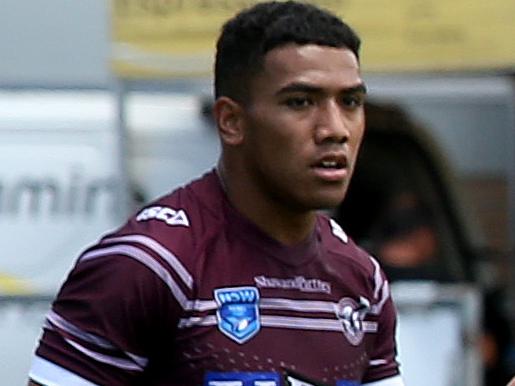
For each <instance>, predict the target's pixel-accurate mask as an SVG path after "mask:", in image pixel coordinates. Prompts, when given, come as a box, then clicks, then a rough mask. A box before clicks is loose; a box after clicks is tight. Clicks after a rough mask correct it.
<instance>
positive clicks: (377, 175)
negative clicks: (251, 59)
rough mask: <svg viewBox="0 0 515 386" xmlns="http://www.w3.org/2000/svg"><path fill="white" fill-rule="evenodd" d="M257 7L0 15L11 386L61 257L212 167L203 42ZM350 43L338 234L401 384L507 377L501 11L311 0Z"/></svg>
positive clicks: (513, 257)
mask: <svg viewBox="0 0 515 386" xmlns="http://www.w3.org/2000/svg"><path fill="white" fill-rule="evenodd" d="M254 2H255V1H251V0H245V1H243V0H188V1H186V0H112V1H108V0H89V1H87V2H78V1H76V2H70V1H64V0H54V1H51V2H48V1H43V0H2V2H1V4H0V52H1V55H0V247H1V248H0V349H1V350H0V378H1V379H4V380H10V381H9V382H12V383H9V385H22V384H25V380H26V374H27V370H28V368H29V366H30V360H31V355H32V350H33V348H34V345H35V344H36V340H37V337H38V336H39V334H40V326H41V324H42V322H43V318H44V314H45V312H46V310H47V309H48V307H49V302H50V300H51V298H52V297H53V295H54V294H55V292H56V290H57V289H58V287H59V285H60V283H61V282H62V281H63V279H64V278H65V276H66V273H67V272H68V271H69V269H70V268H71V266H72V265H73V263H74V260H75V258H76V257H77V256H78V254H79V253H80V251H81V250H83V249H84V248H85V247H86V246H87V245H88V244H90V243H92V242H94V241H95V240H96V239H98V238H99V237H100V236H101V235H102V234H103V233H106V232H107V231H109V230H110V229H112V228H114V227H117V226H118V225H120V224H121V222H122V221H124V220H125V218H126V217H127V216H128V215H129V213H132V212H133V211H135V210H137V209H138V208H139V207H141V206H142V205H144V203H145V202H147V201H149V200H151V199H153V198H156V197H157V196H159V195H162V194H165V193H166V192H168V191H170V190H172V189H173V188H174V187H176V186H178V185H180V184H182V183H184V182H186V181H188V180H190V179H191V178H193V177H195V176H198V175H200V174H201V173H203V172H204V171H206V170H208V169H209V168H210V167H212V166H213V165H214V163H215V161H216V158H217V154H218V140H217V136H216V131H215V128H214V125H213V122H212V119H211V116H210V113H211V106H212V97H211V82H212V80H211V77H210V72H211V66H212V58H213V48H212V47H213V45H214V40H215V39H216V35H217V32H218V30H219V28H220V26H221V23H222V22H223V20H225V19H227V18H228V17H229V16H230V15H232V14H233V13H234V12H235V11H236V10H237V9H239V8H241V7H242V6H244V5H247V4H251V3H254ZM315 3H317V4H319V5H321V6H324V7H327V8H330V9H332V10H334V11H335V12H336V13H338V14H339V15H341V16H343V18H344V19H345V20H346V21H348V22H349V23H350V24H351V25H352V26H354V27H355V28H356V30H357V31H358V33H359V34H360V35H361V37H362V40H363V51H362V57H361V62H362V68H363V76H364V78H365V80H366V83H367V85H368V88H369V91H370V92H369V94H370V99H369V102H368V104H367V106H366V108H367V114H368V115H367V130H368V131H367V136H366V139H365V141H364V144H363V148H362V152H361V155H360V163H359V164H358V168H357V170H356V174H355V177H354V180H353V182H352V184H351V188H350V192H349V196H348V199H347V200H346V201H345V202H344V203H343V204H342V205H341V206H340V207H339V208H337V209H335V211H334V213H332V214H333V217H335V218H336V219H337V220H338V221H339V222H340V223H341V224H342V225H343V227H344V229H346V230H347V231H348V233H349V234H350V235H351V236H352V237H354V238H355V239H356V240H357V241H358V242H360V243H361V244H362V245H364V246H366V247H367V248H368V249H369V250H370V251H371V252H372V253H374V254H375V255H377V256H378V258H379V259H380V260H381V262H382V264H383V266H384V268H385V270H386V272H387V274H388V275H389V277H390V280H391V281H392V282H393V284H394V285H393V295H394V297H395V298H396V301H397V306H398V308H399V341H400V348H399V351H400V352H399V354H400V359H401V361H402V363H403V371H404V373H405V378H406V383H407V385H417V386H425V385H428V386H429V385H432V386H434V385H442V386H504V385H505V384H506V383H507V380H508V378H509V377H510V376H513V375H514V374H515V344H514V338H513V337H514V331H515V323H514V321H515V280H514V278H515V77H514V75H515V50H514V47H513V42H512V41H513V36H515V24H514V23H513V21H512V18H513V15H514V14H515V3H514V2H513V1H512V0H493V1H491V2H480V1H475V0H456V1H454V2H452V3H449V2H446V1H444V0H424V1H419V0H389V1H386V0H360V1H357V0H345V1H343V0H340V1H339V0H325V1H323V0H320V1H315Z"/></svg>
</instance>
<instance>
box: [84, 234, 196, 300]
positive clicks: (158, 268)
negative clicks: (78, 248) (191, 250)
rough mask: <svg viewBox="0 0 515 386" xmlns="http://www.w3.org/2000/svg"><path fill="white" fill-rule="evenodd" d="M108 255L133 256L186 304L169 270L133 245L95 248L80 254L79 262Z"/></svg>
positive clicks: (176, 297)
mask: <svg viewBox="0 0 515 386" xmlns="http://www.w3.org/2000/svg"><path fill="white" fill-rule="evenodd" d="M109 255H124V256H128V257H131V258H133V259H134V260H137V261H139V262H140V263H142V264H143V265H145V266H146V267H148V268H149V269H150V270H152V271H153V272H154V273H155V274H157V276H159V277H160V278H161V279H162V280H163V281H164V282H165V284H166V285H167V286H168V288H170V291H171V292H172V294H173V296H174V297H175V299H177V301H178V302H179V304H180V305H181V307H182V308H183V309H185V308H186V306H187V304H188V299H187V298H186V296H185V295H184V293H183V292H182V290H181V289H180V288H179V286H178V285H177V283H176V282H175V280H174V279H173V278H172V275H171V274H170V272H168V271H167V270H166V268H164V267H163V266H162V265H161V264H160V263H159V262H158V261H156V260H155V259H154V258H153V257H152V256H150V255H149V254H148V253H147V252H145V251H143V250H141V249H139V248H137V247H135V246H133V245H126V244H120V245H114V246H112V247H106V248H102V249H95V250H92V251H89V252H87V253H85V254H84V255H82V256H81V258H80V260H79V261H80V262H82V261H86V260H90V259H94V258H97V257H103V256H109Z"/></svg>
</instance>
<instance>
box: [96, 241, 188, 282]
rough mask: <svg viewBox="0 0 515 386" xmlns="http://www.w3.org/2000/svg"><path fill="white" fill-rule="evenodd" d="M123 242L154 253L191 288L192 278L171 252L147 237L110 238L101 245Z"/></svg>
mask: <svg viewBox="0 0 515 386" xmlns="http://www.w3.org/2000/svg"><path fill="white" fill-rule="evenodd" d="M123 241H125V242H127V241H128V242H134V243H139V244H142V245H144V246H146V247H148V248H150V249H151V250H153V251H154V252H156V253H157V254H158V255H159V256H161V257H162V258H163V259H164V260H165V261H166V262H167V263H168V264H169V265H170V266H171V267H172V268H173V269H174V271H175V272H177V275H179V277H180V278H181V280H182V281H183V282H184V284H185V285H186V286H187V287H188V288H189V289H192V288H193V277H192V276H191V275H190V273H189V272H188V270H187V269H186V268H185V267H184V265H182V263H181V262H180V261H179V259H178V258H177V257H176V256H175V255H174V254H173V253H172V252H170V250H168V249H166V248H165V247H164V246H163V245H161V244H160V243H158V242H157V241H156V240H154V239H152V238H150V237H148V236H143V235H127V236H120V237H110V238H107V239H104V240H102V242H101V244H107V243H117V242H123Z"/></svg>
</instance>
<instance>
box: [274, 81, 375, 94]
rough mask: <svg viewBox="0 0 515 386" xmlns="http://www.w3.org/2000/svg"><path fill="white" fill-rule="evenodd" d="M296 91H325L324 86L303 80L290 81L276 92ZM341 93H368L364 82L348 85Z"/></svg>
mask: <svg viewBox="0 0 515 386" xmlns="http://www.w3.org/2000/svg"><path fill="white" fill-rule="evenodd" d="M294 92H305V93H322V92H324V88H323V87H319V86H314V85H311V84H309V83H302V82H294V83H290V84H288V85H286V86H284V87H282V88H281V89H279V90H278V91H277V92H276V93H275V94H276V95H282V94H288V93H294ZM341 93H343V94H357V93H361V94H366V93H367V87H366V86H365V84H364V83H360V84H358V85H356V86H352V87H346V88H344V89H342V90H341Z"/></svg>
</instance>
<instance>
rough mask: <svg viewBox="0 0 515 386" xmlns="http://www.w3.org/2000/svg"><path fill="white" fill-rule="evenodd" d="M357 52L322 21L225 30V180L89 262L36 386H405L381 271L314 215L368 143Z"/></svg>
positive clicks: (278, 10)
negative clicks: (365, 133) (396, 357)
mask: <svg viewBox="0 0 515 386" xmlns="http://www.w3.org/2000/svg"><path fill="white" fill-rule="evenodd" d="M358 48H359V39H358V37H357V36H356V35H355V33H354V32H353V31H352V30H351V29H350V28H349V27H348V26H347V25H346V24H344V23H342V21H341V20H339V19H338V18H336V17H335V16H333V15H332V14H329V13H327V12H325V11H322V10H320V9H317V8H315V7H313V6H311V5H307V4H300V3H296V2H284V3H283V2H281V3H280V2H270V3H260V4H258V5H256V6H254V7H252V8H250V9H248V10H245V11H243V12H241V13H240V14H238V15H237V16H236V17H235V18H233V19H232V20H230V21H229V22H228V23H227V24H226V25H225V26H224V29H223V32H222V35H221V37H220V39H219V41H218V45H217V56H216V66H215V96H216V102H215V105H214V114H215V119H216V122H217V125H218V130H219V134H220V138H221V142H222V154H221V157H220V160H219V164H218V167H217V169H216V170H214V171H211V172H210V173H208V174H206V175H205V176H203V177H202V178H201V179H199V180H196V181H193V182H192V183H190V184H189V185H187V186H185V187H184V188H181V189H178V190H176V191H175V192H173V193H171V194H170V195H168V196H165V197H163V198H161V199H159V200H157V201H156V202H154V203H152V204H150V205H149V206H147V207H145V208H144V209H143V210H142V211H141V212H140V213H139V214H137V215H136V216H135V217H133V218H132V219H130V220H129V222H128V223H127V224H126V225H125V226H123V227H122V228H121V229H120V230H118V231H117V232H115V233H113V234H110V235H108V236H106V237H104V238H103V239H102V240H101V241H100V242H99V243H98V244H97V245H95V246H93V247H91V248H90V249H88V250H86V251H85V252H84V253H83V254H82V255H81V256H80V258H79V260H78V262H77V264H76V266H75V268H74V269H73V271H72V272H71V273H70V275H69V277H68V279H67V281H66V282H65V284H64V286H63V288H62V289H61V291H60V293H59V295H58V297H57V299H56V301H55V302H54V304H53V306H52V309H51V311H50V312H49V314H48V317H47V320H46V323H45V332H44V335H43V337H42V339H41V342H40V345H39V347H38V349H37V351H36V356H35V359H34V363H33V366H32V369H31V371H30V377H31V379H32V382H35V384H42V385H109V386H116V385H145V386H147V385H149V386H150V385H168V386H179V385H180V386H189V385H191V386H193V385H196V386H198V385H206V386H229V385H231V386H238V385H241V386H250V385H252V386H279V385H295V386H300V385H332V386H351V385H352V386H355V385H362V384H363V385H369V386H372V385H373V386H402V385H403V383H402V380H401V378H400V376H399V370H398V365H397V363H396V361H395V342H394V330H395V312H394V307H393V304H392V301H391V298H390V293H389V289H388V283H387V281H386V280H385V277H384V275H383V273H382V271H381V270H380V268H379V265H378V264H377V262H376V261H375V260H374V259H373V258H372V257H370V256H369V255H368V254H367V253H366V252H364V251H363V250H361V249H360V248H358V247H357V246H356V245H355V244H354V243H353V242H352V240H351V239H349V238H348V237H347V235H346V234H345V233H344V231H343V230H342V229H341V228H340V227H339V226H338V224H336V223H335V222H334V221H332V220H330V219H329V218H327V217H325V216H323V215H321V214H318V212H317V211H318V209H322V208H330V207H333V206H336V205H337V204H338V203H339V202H340V201H341V200H342V199H343V198H344V196H345V191H346V189H347V186H348V184H349V181H350V177H351V175H352V171H353V169H354V165H355V162H356V156H357V153H358V148H359V145H360V142H361V138H362V136H363V130H364V122H365V118H364V112H363V102H364V97H365V86H364V84H363V81H362V79H361V76H360V71H359V62H358Z"/></svg>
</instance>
